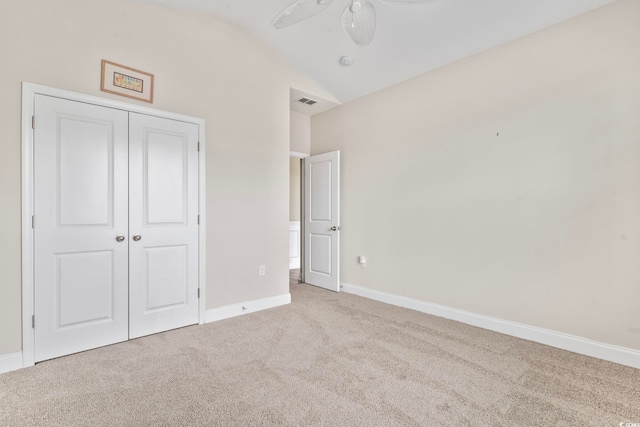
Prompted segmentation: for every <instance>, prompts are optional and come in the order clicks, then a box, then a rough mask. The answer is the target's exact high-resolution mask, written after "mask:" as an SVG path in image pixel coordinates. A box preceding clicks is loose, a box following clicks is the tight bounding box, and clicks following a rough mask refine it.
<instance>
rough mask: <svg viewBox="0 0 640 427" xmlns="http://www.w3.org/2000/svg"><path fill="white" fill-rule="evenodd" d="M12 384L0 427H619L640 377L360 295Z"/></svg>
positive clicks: (4, 391)
mask: <svg viewBox="0 0 640 427" xmlns="http://www.w3.org/2000/svg"><path fill="white" fill-rule="evenodd" d="M291 294H292V299H293V302H292V304H290V305H287V306H284V307H278V308H275V309H271V310H265V311H261V312H257V313H252V314H248V315H245V316H241V317H236V318H233V319H228V320H223V321H219V322H215V323H210V324H207V325H203V326H193V327H188V328H183V329H179V330H174V331H169V332H165V333H162V334H157V335H153V336H149V337H144V338H140V339H135V340H131V341H128V342H125V343H121V344H116V345H112V346H108V347H103V348H99V349H95V350H91V351H87V352H84V353H79V354H74V355H71V356H67V357H62V358H59V359H55V360H50V361H47V362H43V363H39V364H37V365H36V366H34V367H31V368H27V369H23V370H19V371H15V372H10V373H6V374H3V375H0V426H147V425H149V426H225V427H226V426H367V427H369V426H505V427H506V426H509V427H511V426H572V427H575V426H619V425H620V423H623V422H637V423H640V370H637V369H633V368H629V367H625V366H621V365H617V364H614V363H609V362H605V361H602V360H597V359H593V358H589V357H586V356H580V355H577V354H573V353H569V352H566V351H562V350H558V349H555V348H551V347H547V346H544V345H540V344H535V343H532V342H528V341H525V340H521V339H517V338H513V337H509V336H506V335H501V334H498V333H495V332H491V331H487V330H483V329H479V328H475V327H472V326H468V325H464V324H461V323H457V322H453V321H449V320H446V319H441V318H438V317H433V316H429V315H426V314H422V313H419V312H416V311H411V310H406V309H402V308H398V307H394V306H390V305H386V304H382V303H379V302H375V301H371V300H367V299H364V298H360V297H357V296H354V295H349V294H344V293H340V294H336V293H332V292H329V291H325V290H322V289H318V288H315V287H312V286H309V285H305V284H292V285H291Z"/></svg>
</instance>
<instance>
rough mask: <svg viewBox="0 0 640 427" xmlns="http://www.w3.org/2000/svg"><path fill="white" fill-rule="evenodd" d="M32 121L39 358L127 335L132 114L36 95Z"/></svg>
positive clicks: (46, 357)
mask: <svg viewBox="0 0 640 427" xmlns="http://www.w3.org/2000/svg"><path fill="white" fill-rule="evenodd" d="M35 117H36V124H37V126H36V129H35V131H34V135H35V136H34V166H35V167H34V170H35V174H34V206H35V210H34V213H35V217H34V219H35V220H34V223H35V227H34V236H35V240H34V248H35V250H34V259H35V270H34V278H35V306H34V309H35V360H36V361H42V360H46V359H51V358H54V357H59V356H62V355H66V354H71V353H76V352H79V351H84V350H87V349H90V348H95V347H100V346H103V345H108V344H113V343H116V342H119V341H124V340H126V339H127V338H128V245H127V241H126V239H125V236H127V233H128V206H127V200H128V177H127V175H128V168H127V157H128V114H127V112H123V111H120V110H115V109H112V108H106V107H100V106H95V105H90V104H85V103H81V102H76V101H69V100H64V99H60V98H54V97H49V96H43V95H36V99H35ZM117 236H123V237H122V239H121V241H118V240H116V237H117Z"/></svg>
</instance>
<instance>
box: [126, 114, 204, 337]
mask: <svg viewBox="0 0 640 427" xmlns="http://www.w3.org/2000/svg"><path fill="white" fill-rule="evenodd" d="M129 171H130V172H129V175H130V180H129V197H130V210H129V229H130V234H131V239H130V240H129V259H130V263H131V264H130V271H129V277H130V286H129V319H130V320H129V336H130V338H136V337H140V336H143V335H149V334H153V333H156V332H160V331H166V330H168V329H174V328H180V327H183V326H187V325H192V324H195V323H198V126H197V125H194V124H190V123H184V122H179V121H175V120H167V119H161V118H157V117H151V116H145V115H142V114H135V113H131V114H130V115H129ZM134 236H137V237H136V238H134Z"/></svg>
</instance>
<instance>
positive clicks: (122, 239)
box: [116, 236, 124, 242]
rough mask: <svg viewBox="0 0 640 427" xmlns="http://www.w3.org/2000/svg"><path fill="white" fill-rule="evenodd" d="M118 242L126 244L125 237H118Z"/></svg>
mask: <svg viewBox="0 0 640 427" xmlns="http://www.w3.org/2000/svg"><path fill="white" fill-rule="evenodd" d="M116 241H118V242H124V236H116Z"/></svg>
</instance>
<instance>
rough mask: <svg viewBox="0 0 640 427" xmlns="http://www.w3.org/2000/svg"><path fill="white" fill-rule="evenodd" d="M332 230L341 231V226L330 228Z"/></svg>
mask: <svg viewBox="0 0 640 427" xmlns="http://www.w3.org/2000/svg"><path fill="white" fill-rule="evenodd" d="M330 230H331V231H340V227H336V226H335V225H334V226H333V227H331V228H330Z"/></svg>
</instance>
